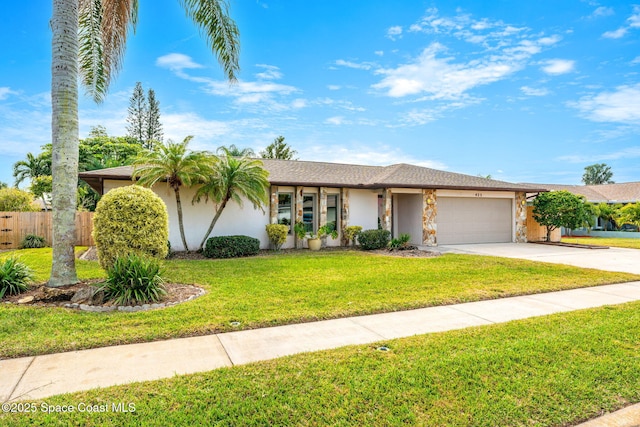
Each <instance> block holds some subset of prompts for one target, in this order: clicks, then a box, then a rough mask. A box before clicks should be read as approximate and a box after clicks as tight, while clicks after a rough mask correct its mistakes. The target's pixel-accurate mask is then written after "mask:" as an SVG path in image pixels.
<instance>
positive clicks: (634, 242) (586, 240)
mask: <svg viewBox="0 0 640 427" xmlns="http://www.w3.org/2000/svg"><path fill="white" fill-rule="evenodd" d="M562 242H564V243H579V244H583V245H595V246H613V247H617V248H629V249H640V239H634V238H626V239H625V238H618V237H563V238H562Z"/></svg>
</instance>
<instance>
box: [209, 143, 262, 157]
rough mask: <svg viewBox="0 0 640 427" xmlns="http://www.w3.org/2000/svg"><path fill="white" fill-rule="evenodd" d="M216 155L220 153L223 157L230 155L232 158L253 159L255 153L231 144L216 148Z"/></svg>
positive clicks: (249, 149)
mask: <svg viewBox="0 0 640 427" xmlns="http://www.w3.org/2000/svg"><path fill="white" fill-rule="evenodd" d="M216 152H217V153H219V154H220V153H221V154H223V155H227V154H228V155H230V156H233V157H255V155H256V153H255V151H253V149H251V148H239V147H236V145H235V144H231V145H229V146H228V147H227V146H224V145H223V146H221V147H218V149H217V150H216Z"/></svg>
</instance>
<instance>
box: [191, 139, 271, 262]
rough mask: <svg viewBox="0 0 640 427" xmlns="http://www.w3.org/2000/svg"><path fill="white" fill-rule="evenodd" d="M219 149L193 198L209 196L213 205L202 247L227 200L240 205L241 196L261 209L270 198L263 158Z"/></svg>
mask: <svg viewBox="0 0 640 427" xmlns="http://www.w3.org/2000/svg"><path fill="white" fill-rule="evenodd" d="M219 151H222V152H223V154H222V155H221V156H219V157H217V158H212V159H211V162H212V163H213V165H212V168H211V173H210V174H209V175H208V176H207V178H206V180H205V181H204V185H203V186H202V187H200V188H199V189H198V190H197V191H196V194H195V196H194V198H193V202H194V203H195V202H199V201H200V200H201V199H202V198H204V199H205V202H207V201H208V200H209V199H211V201H212V202H213V203H214V208H215V214H214V216H213V219H212V220H211V224H210V225H209V229H208V230H207V232H206V233H205V235H204V239H202V242H201V243H200V247H199V248H198V250H200V249H202V248H203V246H204V244H205V242H206V241H207V238H208V237H209V235H210V234H211V231H213V227H215V225H216V222H218V219H219V218H220V215H221V214H222V211H223V210H224V208H225V206H227V203H228V202H229V201H230V200H231V201H234V202H236V203H237V204H238V205H240V207H242V198H243V197H244V198H245V199H247V200H248V201H249V202H251V203H252V204H253V207H254V208H255V209H262V206H263V205H265V204H267V203H268V201H269V190H268V189H269V181H268V180H267V177H268V176H269V172H267V171H266V170H264V169H263V168H262V162H261V161H259V160H255V159H250V158H247V157H234V156H233V155H231V152H230V151H229V150H227V149H226V148H224V147H221V148H220V149H219Z"/></svg>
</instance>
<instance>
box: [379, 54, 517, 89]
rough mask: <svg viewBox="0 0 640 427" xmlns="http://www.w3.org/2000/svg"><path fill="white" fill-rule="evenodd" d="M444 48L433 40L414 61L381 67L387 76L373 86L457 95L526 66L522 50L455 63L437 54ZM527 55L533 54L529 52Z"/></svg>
mask: <svg viewBox="0 0 640 427" xmlns="http://www.w3.org/2000/svg"><path fill="white" fill-rule="evenodd" d="M443 51H445V48H444V46H442V45H441V44H439V43H432V44H431V45H430V46H429V47H427V48H425V49H424V50H423V51H422V53H421V54H420V56H419V57H418V58H416V60H415V61H413V62H412V63H409V64H405V65H400V66H399V67H397V68H394V69H380V70H377V71H376V74H381V75H384V76H385V77H384V78H383V79H382V80H381V81H380V82H379V83H376V84H374V85H373V86H372V87H373V88H374V89H378V90H383V91H385V92H386V94H387V95H388V96H390V97H393V98H399V97H404V96H407V95H417V94H421V93H426V94H429V95H431V96H432V97H433V99H457V98H459V97H461V96H462V95H463V94H464V92H466V91H468V90H469V89H472V88H474V87H476V86H480V85H484V84H488V83H492V82H495V81H498V80H501V79H503V78H505V77H506V76H507V75H509V74H511V73H513V72H515V71H517V70H519V69H520V68H521V67H522V64H520V63H519V62H518V60H517V58H518V57H519V56H520V55H521V53H520V52H514V53H512V54H510V56H506V57H487V58H483V59H480V60H472V61H469V62H467V63H453V58H452V57H446V58H439V57H437V55H438V53H440V52H443ZM524 56H526V57H528V56H530V55H529V54H526V53H525V54H524Z"/></svg>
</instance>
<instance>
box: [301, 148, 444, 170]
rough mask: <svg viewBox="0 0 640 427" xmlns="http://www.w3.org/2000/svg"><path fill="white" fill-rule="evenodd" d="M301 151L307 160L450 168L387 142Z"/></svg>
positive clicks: (302, 156)
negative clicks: (413, 154)
mask: <svg viewBox="0 0 640 427" xmlns="http://www.w3.org/2000/svg"><path fill="white" fill-rule="evenodd" d="M299 151H300V157H301V158H304V159H305V160H316V161H322V162H335V163H349V164H357V165H371V166H389V165H393V164H397V163H408V164H412V165H417V166H423V167H428V168H433V169H439V170H446V169H448V166H447V165H446V164H444V163H442V162H439V161H437V160H430V159H425V158H424V157H415V156H412V155H409V154H406V153H404V152H403V151H402V150H401V149H399V148H396V147H391V146H389V145H386V144H366V145H364V144H359V143H354V144H349V145H346V146H345V145H342V144H341V145H330V146H327V145H311V146H310V147H309V148H307V149H304V150H299Z"/></svg>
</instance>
